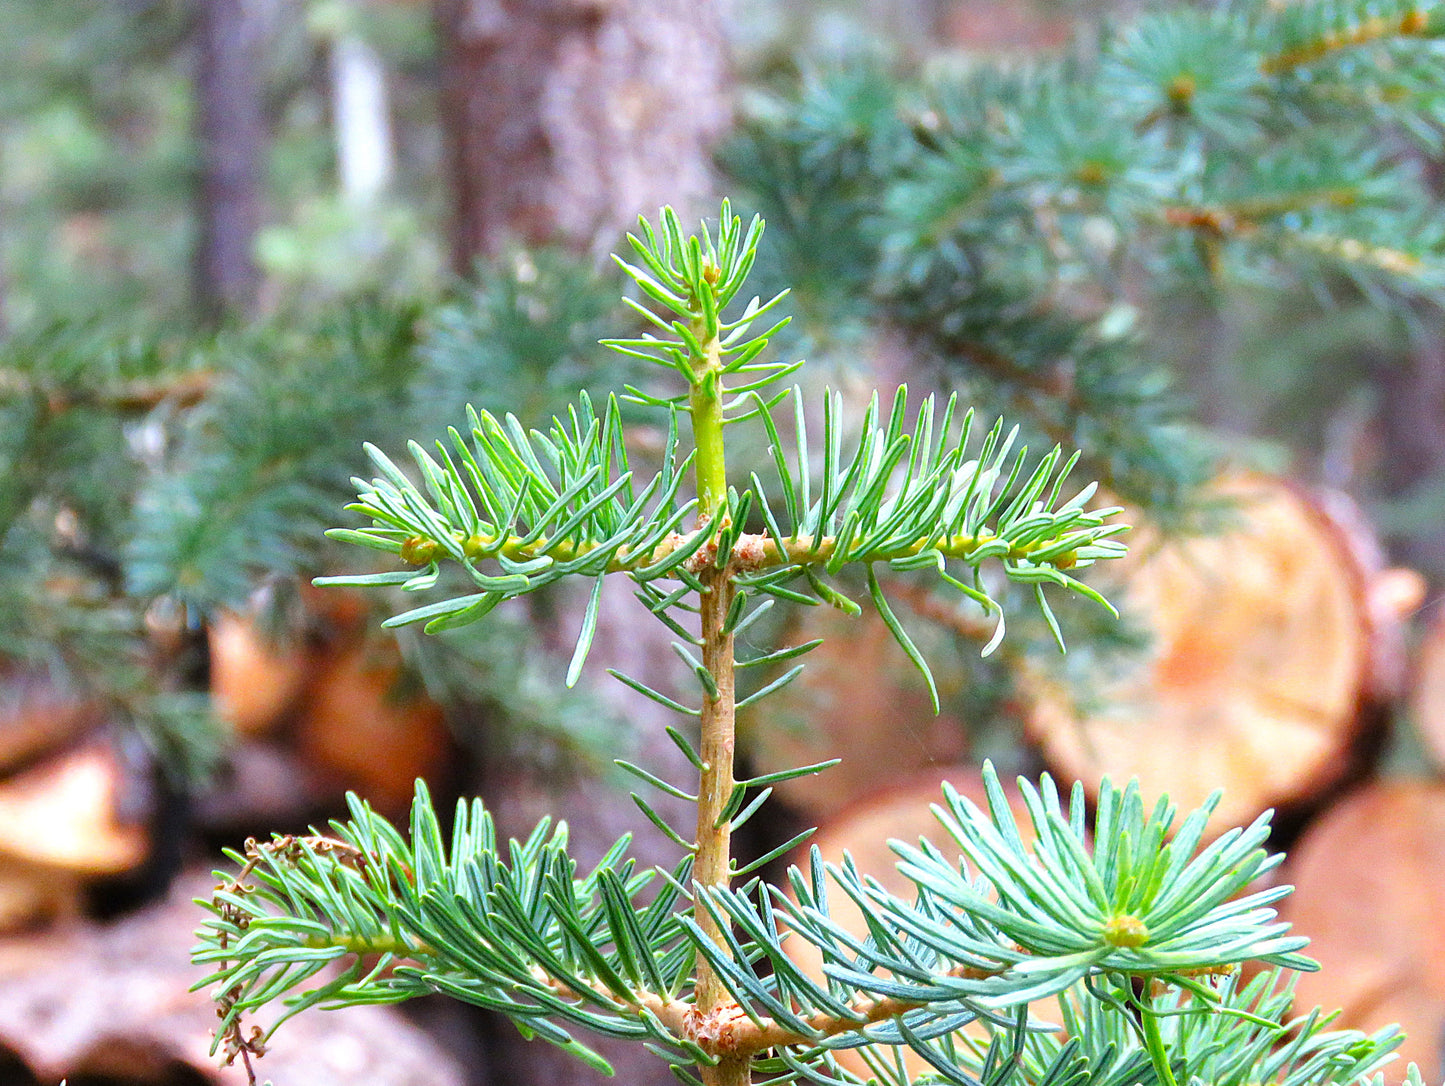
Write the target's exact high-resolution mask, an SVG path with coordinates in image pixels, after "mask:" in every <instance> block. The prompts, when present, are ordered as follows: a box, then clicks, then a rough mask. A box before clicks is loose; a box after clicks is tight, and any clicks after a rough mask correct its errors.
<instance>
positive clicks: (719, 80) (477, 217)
mask: <svg viewBox="0 0 1445 1086" xmlns="http://www.w3.org/2000/svg"><path fill="white" fill-rule="evenodd" d="M436 19H437V24H438V27H439V29H440V31H441V38H442V42H443V46H442V124H443V127H444V129H445V132H446V140H447V147H448V170H449V172H450V180H451V186H452V192H453V199H454V206H455V211H456V221H455V224H454V229H453V235H452V263H453V267H454V269H455V270H456V271H457V273H458V274H466V273H467V272H468V271H470V269H471V264H472V261H473V260H474V259H475V258H476V256H478V255H479V254H482V253H488V252H495V251H496V250H497V248H498V247H499V246H500V245H503V244H504V243H505V242H506V240H507V239H508V238H516V239H519V240H521V241H524V242H528V243H533V244H535V243H539V242H544V241H561V242H564V243H566V244H570V245H573V246H575V247H578V248H582V249H587V250H593V251H595V250H597V249H599V248H601V249H606V248H607V247H609V246H610V245H611V244H612V242H613V241H614V239H615V238H616V236H617V232H618V230H619V229H622V228H626V227H627V226H629V225H630V224H631V223H632V222H633V221H634V219H635V218H636V216H637V215H639V214H641V213H644V212H647V213H651V212H654V211H656V210H657V208H658V206H659V205H661V204H663V203H671V204H673V205H674V206H687V205H688V204H689V202H691V201H694V200H696V199H697V198H699V197H701V196H703V195H704V194H707V193H709V192H710V191H711V184H710V179H709V170H708V148H709V145H710V144H711V142H712V141H713V140H714V139H715V138H716V137H717V136H718V135H719V134H720V133H721V131H722V129H723V127H724V125H725V124H726V122H727V119H728V102H727V98H726V97H725V96H724V94H723V89H724V86H725V83H726V69H727V64H726V60H725V55H724V51H723V38H722V29H721V23H720V19H719V16H718V12H717V9H716V5H715V4H714V3H712V2H711V0H437V3H436Z"/></svg>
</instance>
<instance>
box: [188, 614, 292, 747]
mask: <svg viewBox="0 0 1445 1086" xmlns="http://www.w3.org/2000/svg"><path fill="white" fill-rule="evenodd" d="M208 634H209V638H210V650H211V695H212V697H213V698H214V699H215V705H216V711H217V712H218V713H219V714H220V716H221V718H222V719H223V720H225V721H226V722H227V723H228V724H230V725H231V727H232V729H233V730H234V731H235V732H236V734H237V735H242V736H250V737H256V736H265V735H270V734H271V733H273V732H274V731H276V729H277V728H279V727H280V726H281V724H282V723H283V722H284V720H285V718H286V715H287V713H288V711H289V710H291V709H292V708H294V707H295V705H296V702H297V699H298V698H299V697H300V695H301V690H302V688H303V687H304V686H305V684H306V679H307V677H308V676H309V674H310V668H309V666H308V665H309V660H308V659H307V657H308V656H309V653H308V651H307V649H306V647H305V646H304V645H301V644H295V645H278V644H275V643H273V642H271V641H270V640H268V639H267V638H266V637H265V635H264V634H262V633H261V631H260V630H259V629H257V627H256V623H255V622H254V621H253V620H252V619H250V618H248V617H246V616H244V615H238V614H236V613H234V612H231V611H223V612H221V613H220V614H218V615H216V616H215V617H214V618H213V619H212V620H211V623H210V628H209V630H208Z"/></svg>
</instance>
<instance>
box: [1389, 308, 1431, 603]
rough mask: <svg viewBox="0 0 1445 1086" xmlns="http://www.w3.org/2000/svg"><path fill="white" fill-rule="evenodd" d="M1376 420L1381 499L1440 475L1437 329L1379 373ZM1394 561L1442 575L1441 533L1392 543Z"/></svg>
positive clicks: (1403, 495) (1401, 495) (1405, 495)
mask: <svg viewBox="0 0 1445 1086" xmlns="http://www.w3.org/2000/svg"><path fill="white" fill-rule="evenodd" d="M1379 380H1380V389H1381V399H1382V403H1381V407H1380V419H1381V422H1382V427H1383V431H1384V438H1385V440H1384V442H1383V444H1384V446H1385V448H1387V449H1389V450H1390V452H1389V456H1388V457H1387V458H1386V461H1385V464H1384V474H1385V477H1384V479H1383V480H1382V482H1383V489H1384V492H1385V495H1386V497H1388V498H1393V499H1396V500H1401V499H1404V500H1409V499H1410V498H1412V497H1414V496H1415V495H1416V494H1417V493H1419V492H1420V491H1421V490H1422V489H1423V490H1427V491H1428V489H1429V488H1432V487H1438V486H1439V485H1440V480H1441V479H1445V427H1442V426H1441V425H1440V420H1441V419H1442V418H1445V345H1442V343H1441V342H1440V339H1439V334H1438V332H1437V333H1436V334H1434V335H1431V336H1429V337H1424V336H1422V337H1421V342H1420V343H1419V344H1418V345H1417V346H1416V348H1415V349H1414V350H1413V351H1412V352H1411V353H1410V356H1409V357H1408V358H1407V359H1405V360H1404V361H1403V362H1402V363H1400V364H1397V365H1394V366H1387V367H1384V368H1383V369H1382V372H1381V373H1380V377H1379ZM1394 542H1395V544H1396V551H1397V557H1398V558H1399V560H1401V561H1403V562H1405V563H1407V564H1408V565H1411V566H1413V567H1415V568H1417V569H1423V570H1425V571H1426V572H1427V573H1429V574H1430V575H1431V576H1432V577H1433V578H1434V579H1435V580H1436V581H1437V583H1438V582H1439V581H1440V580H1442V579H1445V534H1442V533H1440V532H1415V533H1413V535H1411V536H1409V537H1405V538H1402V539H1398V540H1395V541H1394Z"/></svg>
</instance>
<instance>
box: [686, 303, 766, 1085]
mask: <svg viewBox="0 0 1445 1086" xmlns="http://www.w3.org/2000/svg"><path fill="white" fill-rule="evenodd" d="M699 324H700V322H696V323H694V328H695V329H698V328H699ZM703 350H704V355H703V357H702V358H697V359H694V360H693V376H694V380H693V384H692V395H691V400H690V406H691V408H692V433H693V442H694V444H695V446H696V448H697V459H696V461H695V464H696V470H697V492H698V500H699V503H700V505H701V516H700V519H702V520H703V521H704V522H705V521H706V520H707V518H709V517H711V516H712V515H713V513H715V512H716V511H717V508H718V506H719V505H721V504H722V503H723V501H724V500H725V499H726V497H727V459H726V456H725V453H724V445H723V417H722V345H721V344H720V343H719V342H718V341H717V338H716V337H712V338H710V339H707V340H705V341H704V342H703ZM700 580H701V581H702V585H703V591H702V596H701V599H700V600H699V601H698V610H699V613H700V615H701V622H700V632H701V636H702V663H703V667H705V668H706V669H707V671H708V674H710V675H711V676H712V679H713V682H714V683H715V684H716V685H717V696H716V697H711V698H710V697H708V696H706V695H704V697H703V701H702V717H701V732H702V734H701V741H702V742H701V748H702V749H701V751H700V754H701V755H702V761H703V768H702V772H701V774H700V779H699V782H698V785H699V786H698V801H697V854H696V858H695V861H694V864H693V879H694V880H695V881H697V882H698V883H700V884H701V885H703V886H726V885H728V882H729V881H730V879H731V877H732V851H731V844H732V829H731V826H730V825H729V824H728V822H727V821H726V820H725V819H724V818H723V817H722V814H723V810H724V809H725V807H726V806H727V802H728V799H729V798H730V797H731V795H732V790H733V784H734V780H733V757H734V753H735V749H736V742H737V732H736V725H735V720H734V708H735V704H736V696H735V686H734V679H733V664H734V661H733V638H732V634H730V633H725V632H724V629H723V627H724V625H725V623H726V619H727V614H728V609H729V608H730V607H731V606H732V602H733V597H734V595H735V594H736V589H735V588H734V586H733V581H732V571H731V570H729V569H726V568H724V569H716V568H714V567H713V566H711V565H709V566H708V567H707V568H706V569H705V570H704V571H703V572H702V574H701V575H700ZM694 916H695V918H696V920H697V923H698V926H699V927H700V928H702V930H703V931H705V932H706V933H707V934H708V936H709V937H710V938H712V939H713V940H714V941H716V942H718V943H721V942H722V933H721V931H720V930H719V929H718V926H717V924H716V923H714V921H713V918H712V915H711V914H710V913H709V912H708V911H707V910H706V909H705V908H704V907H703V905H702V903H701V902H700V901H699V902H698V903H697V905H696V906H695V909H694ZM694 999H695V1005H696V1008H697V1012H698V1013H699V1014H700V1015H701V1016H702V1017H703V1019H704V1020H706V1019H707V1018H708V1017H710V1016H713V1015H715V1014H718V1013H724V1014H725V1013H727V1004H728V1003H729V1002H730V997H729V995H728V992H727V989H726V988H724V987H723V985H722V982H721V981H720V980H719V979H718V977H717V974H716V973H715V972H714V971H713V970H712V968H711V967H710V966H709V965H708V964H707V963H706V962H702V961H700V962H698V967H697V986H696V989H695V994H694ZM750 1064H751V1060H749V1059H730V1060H723V1061H721V1062H719V1063H718V1065H717V1066H716V1067H703V1068H700V1069H699V1070H700V1073H701V1077H702V1081H703V1082H704V1083H706V1084H707V1086H747V1084H748V1083H749V1082H750V1081H751V1079H752V1075H751V1071H750Z"/></svg>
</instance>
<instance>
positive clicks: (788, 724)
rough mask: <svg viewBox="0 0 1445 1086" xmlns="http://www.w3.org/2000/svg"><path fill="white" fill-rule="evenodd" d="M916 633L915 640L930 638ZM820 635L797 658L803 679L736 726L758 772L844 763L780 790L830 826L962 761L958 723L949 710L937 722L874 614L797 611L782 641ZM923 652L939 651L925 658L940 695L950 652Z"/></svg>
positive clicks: (923, 689) (948, 675) (919, 686)
mask: <svg viewBox="0 0 1445 1086" xmlns="http://www.w3.org/2000/svg"><path fill="white" fill-rule="evenodd" d="M919 625H921V624H919V623H917V622H914V623H912V624H911V627H917V626H919ZM913 632H914V633H915V634H916V635H917V636H918V637H920V638H923V637H927V636H928V634H929V631H928V630H926V629H922V630H914V631H913ZM816 637H821V638H823V639H824V642H823V644H822V645H821V646H819V647H818V648H817V649H814V650H813V651H812V652H811V653H809V654H808V655H806V656H804V657H803V658H802V662H803V663H806V664H807V667H806V669H805V670H804V671H803V673H802V675H800V676H799V677H798V678H797V679H795V680H794V681H793V683H792V684H791V685H789V686H787V687H785V688H784V689H783V690H782V691H781V692H780V693H778V694H775V695H772V696H771V697H769V698H767V699H766V700H764V701H762V702H761V703H759V706H758V708H757V709H755V710H752V711H751V712H750V713H749V714H748V715H747V716H746V717H745V718H743V720H742V723H741V724H740V728H741V730H742V735H743V737H744V741H745V744H746V747H747V751H748V753H749V755H750V756H751V758H752V760H753V764H754V766H755V767H756V768H757V769H758V770H759V771H760V772H775V771H778V770H782V769H788V768H791V767H793V766H799V765H811V764H813V763H816V762H822V761H826V760H828V759H829V758H841V759H842V763H841V764H840V765H837V766H834V767H833V768H831V769H828V770H826V771H824V772H823V773H820V774H817V775H815V776H811V777H800V778H797V779H795V780H791V781H785V782H783V783H782V784H779V785H778V786H777V798H779V799H781V800H783V802H785V803H787V804H788V805H789V806H790V807H792V808H794V809H795V810H796V811H798V812H800V813H802V814H803V815H804V816H805V817H806V818H809V819H812V820H818V821H821V820H827V819H831V818H833V817H835V816H836V815H837V814H838V813H839V812H840V811H843V810H844V809H845V808H848V807H849V806H850V805H852V804H855V803H857V802H859V801H860V800H863V799H865V798H867V797H868V796H871V795H876V794H878V793H881V792H885V791H887V790H889V789H891V788H894V787H896V786H897V783H898V782H899V781H900V780H906V779H909V778H911V777H912V776H913V775H915V774H917V773H920V772H924V771H926V769H927V767H929V766H930V765H948V764H951V763H953V762H956V761H957V760H958V759H959V758H960V757H961V756H962V754H963V753H964V749H965V746H966V740H965V728H964V725H963V723H962V722H961V721H959V720H958V719H957V718H956V717H953V716H952V715H950V714H948V713H947V712H945V713H944V714H943V715H941V716H934V713H933V707H932V705H931V704H930V703H929V699H928V690H927V688H926V687H925V686H924V683H923V680H922V678H920V676H919V674H918V672H917V671H916V670H915V669H914V667H913V665H912V664H911V663H910V662H909V661H908V658H907V657H906V656H904V654H903V651H902V650H901V649H900V648H899V647H898V645H897V644H896V643H895V642H894V640H893V636H892V634H890V633H889V632H888V628H887V627H886V626H885V625H884V624H883V620H882V619H880V618H879V617H878V616H877V615H876V614H874V613H872V612H871V611H865V612H864V613H863V614H862V615H860V616H857V617H852V616H849V615H845V614H842V613H841V612H839V611H835V610H833V609H832V608H830V607H816V608H812V609H810V610H808V611H806V612H803V613H802V615H801V618H800V620H799V621H798V623H797V624H796V626H795V627H794V629H793V630H792V631H791V632H790V633H789V636H788V638H787V641H788V643H789V644H798V643H800V642H803V641H809V640H812V639H813V638H816ZM925 647H926V648H927V649H930V650H936V651H930V654H929V658H930V660H931V661H932V662H933V663H934V664H935V665H936V666H935V675H936V677H937V678H938V681H939V683H940V686H941V688H942V690H943V692H944V695H945V697H946V696H947V693H948V687H949V685H950V682H953V683H956V682H957V681H958V680H957V677H956V676H955V675H953V674H952V673H951V671H950V669H949V666H948V663H947V655H946V653H947V651H948V650H947V649H940V647H939V646H933V645H926V646H925ZM792 662H793V661H789V663H790V664H791V663H792ZM937 779H939V778H935V780H937Z"/></svg>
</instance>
